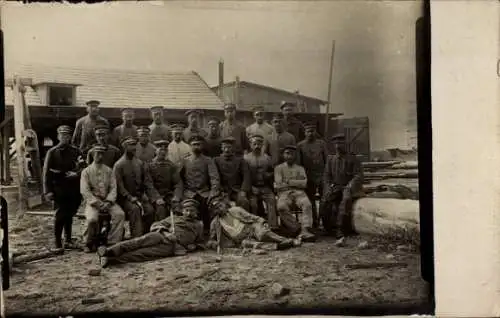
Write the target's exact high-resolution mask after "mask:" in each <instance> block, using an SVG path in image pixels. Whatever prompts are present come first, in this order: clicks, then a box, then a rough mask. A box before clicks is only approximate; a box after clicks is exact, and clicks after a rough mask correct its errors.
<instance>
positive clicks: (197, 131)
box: [182, 127, 208, 143]
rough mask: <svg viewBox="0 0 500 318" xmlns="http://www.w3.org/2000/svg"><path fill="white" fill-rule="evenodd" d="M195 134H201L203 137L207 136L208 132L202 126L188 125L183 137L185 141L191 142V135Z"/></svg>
mask: <svg viewBox="0 0 500 318" xmlns="http://www.w3.org/2000/svg"><path fill="white" fill-rule="evenodd" d="M193 135H199V136H202V137H203V138H207V135H208V133H207V132H206V131H205V129H203V128H200V127H198V128H192V127H187V128H186V129H184V131H183V132H182V137H183V139H184V141H185V142H187V143H189V138H191V136H193Z"/></svg>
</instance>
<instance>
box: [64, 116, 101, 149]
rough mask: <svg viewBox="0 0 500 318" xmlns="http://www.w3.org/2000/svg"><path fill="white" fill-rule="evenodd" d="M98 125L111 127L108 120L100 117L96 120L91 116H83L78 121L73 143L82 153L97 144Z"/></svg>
mask: <svg viewBox="0 0 500 318" xmlns="http://www.w3.org/2000/svg"><path fill="white" fill-rule="evenodd" d="M98 124H101V125H102V124H105V125H107V126H109V122H108V120H107V119H106V118H104V117H102V116H100V115H98V116H97V117H96V118H95V119H92V118H90V116H89V115H86V116H83V117H82V118H80V119H78V120H77V121H76V125H75V131H74V132H73V138H72V139H71V143H72V144H73V145H74V146H76V147H78V149H80V151H84V150H86V149H88V148H89V147H90V146H91V145H93V144H95V143H96V139H95V132H94V128H95V127H96V126H97V125H98Z"/></svg>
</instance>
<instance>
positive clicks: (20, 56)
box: [1, 0, 420, 132]
mask: <svg viewBox="0 0 500 318" xmlns="http://www.w3.org/2000/svg"><path fill="white" fill-rule="evenodd" d="M419 15H420V4H419V3H418V2H414V1H375V0H370V1H366V2H365V1H324V2H318V1H315V2H313V1H286V2H285V1H280V2H250V1H248V2H245V1H244V2H231V1H221V2H215V1H202V2H198V3H197V2H186V1H183V2H166V3H159V4H158V3H156V4H151V3H144V2H141V3H136V2H133V1H130V2H122V3H114V4H109V3H108V4H94V5H62V4H57V5H46V4H45V5H42V4H31V5H21V4H17V3H9V4H8V5H6V6H5V7H4V8H2V17H1V18H2V20H1V23H2V28H3V30H4V36H5V42H4V43H5V59H6V67H9V65H14V64H15V63H35V64H39V63H41V64H46V65H47V64H48V65H59V66H71V67H91V68H118V69H136V70H150V69H151V70H162V71H191V70H194V71H196V72H198V73H199V74H200V75H201V76H202V77H203V78H204V79H205V80H206V81H207V82H208V83H209V84H210V85H216V84H217V63H218V61H219V58H223V59H224V61H225V73H226V74H225V80H226V82H227V81H231V80H234V77H235V76H236V75H239V76H240V79H241V80H247V81H254V82H257V83H260V84H264V85H271V86H275V87H279V88H282V89H286V90H291V91H293V90H296V89H298V90H300V92H301V93H303V94H305V95H309V96H313V97H318V98H322V99H326V97H327V91H328V71H329V63H330V62H329V60H330V53H331V45H332V44H331V41H332V40H334V39H335V40H336V51H335V64H334V81H333V85H332V88H333V91H332V101H333V103H332V105H333V106H332V107H333V108H334V110H336V111H337V110H338V111H342V112H344V113H346V115H349V114H351V115H355V116H360V114H361V115H362V114H363V113H366V112H365V109H366V108H367V107H368V108H371V109H378V113H377V114H375V113H373V114H369V113H366V115H370V116H371V117H374V118H373V120H375V121H387V120H389V119H390V116H394V115H393V114H392V113H394V112H385V111H382V110H383V109H386V107H390V108H392V109H394V108H395V107H396V108H401V110H400V113H401V116H400V117H401V118H399V117H398V119H397V120H398V121H401V120H403V117H404V116H406V115H404V116H403V112H406V110H405V111H403V110H402V109H407V108H408V107H407V106H405V105H407V104H408V103H414V102H415V78H414V77H415V53H414V23H415V20H416V18H417V17H418V16H419ZM376 126H377V125H376ZM402 132H403V131H402Z"/></svg>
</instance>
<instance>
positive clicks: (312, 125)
mask: <svg viewBox="0 0 500 318" xmlns="http://www.w3.org/2000/svg"><path fill="white" fill-rule="evenodd" d="M316 127H317V125H316V123H314V122H312V121H311V122H307V123H305V124H304V129H316Z"/></svg>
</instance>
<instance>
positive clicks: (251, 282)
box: [5, 215, 427, 315]
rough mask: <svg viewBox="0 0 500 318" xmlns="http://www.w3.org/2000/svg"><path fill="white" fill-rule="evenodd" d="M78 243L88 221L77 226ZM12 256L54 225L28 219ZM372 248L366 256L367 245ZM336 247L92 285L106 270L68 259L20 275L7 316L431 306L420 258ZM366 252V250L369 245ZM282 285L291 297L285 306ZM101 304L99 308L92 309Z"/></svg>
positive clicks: (122, 274)
mask: <svg viewBox="0 0 500 318" xmlns="http://www.w3.org/2000/svg"><path fill="white" fill-rule="evenodd" d="M76 223H77V225H76V226H75V229H74V233H81V225H82V224H83V221H80V220H76ZM10 229H11V230H10V242H11V249H13V250H15V251H16V252H17V253H24V252H28V251H35V250H44V249H46V248H48V247H51V246H52V245H51V244H52V218H51V217H43V216H29V215H25V216H24V218H23V219H22V220H20V221H19V220H16V219H15V218H14V217H12V218H11V221H10ZM362 241H366V242H368V246H365V247H363V248H361V247H359V246H358V244H359V243H360V242H362ZM332 243H333V242H332V240H331V239H326V238H324V239H321V240H320V241H319V242H316V243H307V244H304V245H303V246H301V247H299V248H295V249H291V250H287V251H279V252H278V251H273V252H267V253H266V254H263V255H257V254H255V253H253V252H252V251H248V250H245V251H244V250H234V249H231V250H230V249H224V250H223V255H222V257H221V260H220V261H218V260H217V255H216V253H215V252H213V251H203V252H196V253H193V254H188V255H186V256H180V257H174V258H169V259H163V260H157V261H152V262H147V263H137V264H126V265H120V266H119V267H111V268H107V269H104V270H102V271H101V273H100V275H99V276H90V275H89V270H90V269H96V268H98V265H97V262H98V261H97V257H96V256H95V255H94V254H84V253H83V252H80V251H68V252H65V254H64V255H61V256H56V257H53V258H47V259H44V260H39V261H35V262H31V263H28V264H23V265H18V266H15V267H14V269H13V274H12V277H11V288H10V289H9V290H7V291H5V301H6V310H7V314H17V313H27V312H29V313H32V314H35V313H36V314H43V313H51V314H52V315H54V314H56V313H60V314H63V313H64V314H71V313H77V312H97V311H103V310H106V311H108V310H111V311H129V310H133V311H137V310H148V311H149V310H215V309H217V310H223V309H235V308H259V307H262V306H271V308H272V307H273V306H277V307H280V308H282V307H308V308H310V307H315V306H325V305H328V304H332V303H336V304H341V303H352V302H356V303H363V304H377V303H386V302H394V303H400V302H416V301H422V302H424V301H425V299H426V297H427V289H426V284H425V282H424V281H423V280H421V278H420V260H419V258H420V257H419V254H418V252H417V251H416V250H415V248H411V247H410V246H407V245H402V244H401V243H388V242H386V241H380V239H375V238H370V237H365V236H361V237H358V238H353V239H351V240H349V241H348V245H347V246H346V247H335V246H333V244H332ZM363 245H364V244H363ZM388 261H399V262H403V263H406V264H407V267H406V268H382V269H374V268H372V269H358V270H347V269H344V265H346V264H359V263H370V262H388ZM274 283H279V284H281V285H282V286H283V287H285V288H288V289H289V290H290V293H289V294H288V295H285V296H281V297H275V296H273V294H272V292H271V286H272V285H273V284H274ZM93 301H95V302H99V303H93V304H92V302H93ZM88 302H90V303H88Z"/></svg>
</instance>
